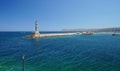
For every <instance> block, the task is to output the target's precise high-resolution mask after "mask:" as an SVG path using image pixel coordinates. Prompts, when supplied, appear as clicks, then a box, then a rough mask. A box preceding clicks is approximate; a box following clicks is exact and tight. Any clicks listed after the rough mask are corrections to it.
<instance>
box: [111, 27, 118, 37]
mask: <svg viewBox="0 0 120 71" xmlns="http://www.w3.org/2000/svg"><path fill="white" fill-rule="evenodd" d="M116 31H117V29H115V28H114V33H113V34H112V36H120V33H117V32H116Z"/></svg>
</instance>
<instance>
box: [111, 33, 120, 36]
mask: <svg viewBox="0 0 120 71" xmlns="http://www.w3.org/2000/svg"><path fill="white" fill-rule="evenodd" d="M112 36H120V33H119V34H118V33H114V34H112Z"/></svg>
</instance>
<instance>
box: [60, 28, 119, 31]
mask: <svg viewBox="0 0 120 71" xmlns="http://www.w3.org/2000/svg"><path fill="white" fill-rule="evenodd" d="M62 31H74V32H83V31H92V32H120V27H115V28H99V29H63V30H62Z"/></svg>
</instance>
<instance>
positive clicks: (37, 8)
mask: <svg viewBox="0 0 120 71" xmlns="http://www.w3.org/2000/svg"><path fill="white" fill-rule="evenodd" d="M36 20H38V23H39V30H40V31H60V30H62V29H81V28H105V27H120V0H0V31H34V23H35V21H36Z"/></svg>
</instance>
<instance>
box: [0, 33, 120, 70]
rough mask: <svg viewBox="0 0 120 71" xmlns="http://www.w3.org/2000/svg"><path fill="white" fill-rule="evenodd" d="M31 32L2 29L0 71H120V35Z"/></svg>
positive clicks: (0, 37)
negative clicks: (35, 35) (34, 35)
mask: <svg viewBox="0 0 120 71" xmlns="http://www.w3.org/2000/svg"><path fill="white" fill-rule="evenodd" d="M41 33H48V34H49V33H52V32H41ZM53 33H55V32H53ZM57 33H59V32H57ZM31 34H32V32H0V71H120V36H112V35H111V34H93V35H79V34H77V35H71V36H60V37H45V38H38V39H32V38H24V36H26V35H31ZM22 56H24V59H22Z"/></svg>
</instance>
